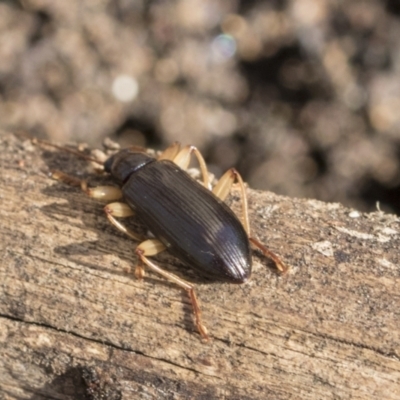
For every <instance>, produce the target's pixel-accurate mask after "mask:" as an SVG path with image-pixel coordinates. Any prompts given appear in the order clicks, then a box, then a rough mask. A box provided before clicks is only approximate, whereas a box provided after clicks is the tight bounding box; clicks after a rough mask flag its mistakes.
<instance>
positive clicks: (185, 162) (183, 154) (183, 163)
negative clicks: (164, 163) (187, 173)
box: [172, 145, 211, 190]
mask: <svg viewBox="0 0 400 400" xmlns="http://www.w3.org/2000/svg"><path fill="white" fill-rule="evenodd" d="M192 154H194V155H195V156H196V158H197V161H198V163H199V166H200V171H201V175H202V177H203V184H204V186H205V187H206V188H207V189H210V190H211V185H210V181H209V178H208V170H207V166H206V162H205V161H204V158H203V156H202V155H201V153H200V151H199V150H198V149H197V147H195V146H190V145H189V146H185V147H184V148H183V149H182V150H180V151H179V153H177V154H176V156H175V157H174V158H173V159H172V161H173V162H174V163H175V164H176V165H178V167H180V168H182V169H183V170H186V169H187V168H188V166H189V164H190V157H191V156H192Z"/></svg>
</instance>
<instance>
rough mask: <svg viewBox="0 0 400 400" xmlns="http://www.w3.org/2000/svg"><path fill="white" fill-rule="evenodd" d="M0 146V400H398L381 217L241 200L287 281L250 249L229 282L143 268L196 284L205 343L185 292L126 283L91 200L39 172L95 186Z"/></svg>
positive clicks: (394, 299) (389, 221)
mask: <svg viewBox="0 0 400 400" xmlns="http://www.w3.org/2000/svg"><path fill="white" fill-rule="evenodd" d="M0 149H1V153H0V154H1V155H0V159H1V184H0V201H1V208H0V212H1V220H0V221H1V222H0V223H1V225H0V226H1V229H0V256H1V260H2V262H1V265H0V275H1V279H0V283H1V286H0V343H1V344H0V346H1V347H0V394H1V395H0V398H4V399H17V398H18V399H50V398H51V399H80V398H82V399H83V398H87V397H85V396H88V397H89V398H106V399H119V398H123V399H141V398H143V399H144V398H145V399H149V398H151V399H167V398H168V399H170V398H171V399H172V398H173V399H268V398H271V399H291V398H301V399H338V398H343V399H350V398H351V399H378V398H380V399H398V398H400V361H399V357H400V352H399V343H400V331H399V320H400V296H399V291H398V287H399V284H400V273H399V248H400V234H399V232H400V226H399V219H398V218H397V217H396V216H393V215H389V214H385V213H382V212H380V211H377V212H375V213H370V214H363V213H359V212H357V211H355V210H350V209H346V208H345V207H343V206H341V205H340V204H327V203H322V202H319V201H316V200H306V199H290V198H286V197H281V196H277V195H275V194H273V193H269V192H259V191H254V190H250V189H249V190H248V197H249V207H250V220H251V225H252V229H253V232H254V234H255V235H256V236H257V237H259V239H260V240H261V241H262V242H263V243H266V244H267V245H268V247H269V248H270V249H271V250H272V251H274V252H275V253H277V254H279V255H280V256H281V257H282V259H283V260H284V261H285V262H286V263H287V264H289V265H290V271H289V272H288V274H286V275H285V276H279V275H278V274H277V273H276V272H275V270H274V265H273V263H271V262H270V261H269V260H268V259H266V258H264V257H262V256H261V255H260V254H259V253H258V252H257V251H255V252H254V256H253V276H252V279H251V280H250V281H249V282H248V283H246V284H244V285H231V284H221V283H215V282H211V281H205V280H204V279H203V278H201V277H199V276H198V275H197V274H196V273H195V272H193V271H191V270H190V269H189V267H188V266H185V265H184V264H182V263H181V262H180V261H179V260H177V259H175V258H173V257H171V256H169V255H168V254H166V253H165V254H162V255H160V256H158V257H156V258H155V260H156V262H157V263H158V264H159V265H162V266H163V267H164V268H165V269H166V270H169V271H172V272H176V273H177V274H179V275H180V276H182V277H184V278H186V279H187V280H190V281H192V282H194V283H196V288H197V295H198V297H199V299H200V302H201V306H202V311H203V319H204V323H205V325H206V326H207V327H208V329H209V332H210V334H211V336H212V340H211V341H210V342H208V343H205V342H204V341H203V340H202V339H201V338H200V336H199V335H198V333H197V332H196V330H195V327H194V321H193V315H192V311H191V307H190V302H189V299H188V297H187V295H186V293H185V292H183V291H182V290H180V289H179V288H177V287H176V286H175V285H174V284H172V283H169V282H166V281H165V280H163V279H162V278H160V277H159V276H156V275H154V274H153V273H151V272H148V273H147V275H146V277H145V279H144V280H142V281H140V280H137V279H135V277H134V276H133V274H132V269H133V268H134V266H135V264H136V259H135V257H134V254H133V249H134V243H133V242H132V240H130V239H129V238H126V237H124V236H123V235H122V234H120V233H119V232H117V231H116V230H115V228H114V227H112V226H111V225H109V223H108V222H107V220H106V218H105V216H104V213H103V211H102V208H103V206H102V204H101V203H99V202H96V201H93V200H92V199H90V198H89V197H87V196H86V195H84V194H83V193H82V192H81V191H80V190H79V189H77V188H74V187H71V186H68V185H66V184H64V183H62V182H58V181H54V180H52V179H51V178H49V177H48V175H47V174H48V171H49V170H50V169H59V170H63V171H65V172H68V173H70V174H74V175H75V176H85V177H89V176H90V177H91V181H90V182H91V184H97V183H99V182H109V178H107V177H103V176H99V175H97V176H94V175H93V174H92V172H91V171H90V168H89V167H88V166H87V163H85V162H84V161H81V160H78V159H77V158H76V157H75V156H73V155H71V154H66V153H63V152H61V151H58V150H52V149H43V148H40V147H38V146H34V145H32V144H31V143H30V142H29V141H26V140H21V139H20V138H18V137H16V136H14V135H12V134H8V133H5V132H2V133H0ZM229 201H230V205H231V206H232V208H233V209H234V210H235V211H236V212H239V210H240V205H239V197H238V196H236V194H234V195H233V196H231V198H230V200H229ZM101 396H103V397H101Z"/></svg>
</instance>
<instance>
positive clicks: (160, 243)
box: [42, 141, 287, 339]
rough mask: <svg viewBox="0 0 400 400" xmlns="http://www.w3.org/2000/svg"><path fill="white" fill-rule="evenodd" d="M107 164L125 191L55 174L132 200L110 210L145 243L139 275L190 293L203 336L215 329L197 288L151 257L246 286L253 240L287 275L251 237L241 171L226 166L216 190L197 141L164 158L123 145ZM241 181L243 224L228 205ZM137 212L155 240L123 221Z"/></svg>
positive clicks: (93, 192)
mask: <svg viewBox="0 0 400 400" xmlns="http://www.w3.org/2000/svg"><path fill="white" fill-rule="evenodd" d="M42 143H44V144H49V143H47V142H43V141H42ZM55 147H58V146H55ZM192 154H194V155H195V156H196V157H197V159H198V161H199V164H200V169H201V172H202V178H203V183H200V182H198V181H196V180H195V179H193V178H191V177H190V176H189V175H188V174H187V172H185V171H184V170H185V169H186V168H187V167H188V165H189V162H190V157H191V155H192ZM85 158H88V157H85ZM92 161H93V160H92ZM104 169H105V171H106V172H109V173H110V174H111V176H112V177H113V178H114V179H115V180H116V181H117V182H118V184H119V185H120V187H121V190H119V189H118V188H116V187H111V186H110V187H108V186H103V187H97V188H91V189H88V188H87V185H86V182H84V181H78V180H76V179H75V178H72V177H69V176H67V175H65V174H64V173H62V172H55V173H53V176H54V177H55V178H57V179H61V180H64V181H66V182H69V183H71V182H73V183H75V184H79V185H80V186H81V187H82V189H83V190H85V192H86V193H87V194H88V195H89V196H91V197H93V198H97V199H104V200H107V201H115V200H118V199H120V198H123V199H124V201H125V203H120V202H114V203H111V204H108V205H107V206H106V207H105V208H104V209H105V212H106V214H107V217H108V219H109V220H110V222H111V223H112V224H113V225H114V226H115V227H117V228H118V229H119V230H121V231H123V232H125V233H126V234H128V235H129V236H130V237H132V238H133V239H135V240H138V241H141V243H140V244H139V245H138V246H137V247H136V250H135V252H136V254H137V255H138V257H139V260H140V263H139V265H138V267H137V268H136V276H138V277H143V275H144V271H143V265H146V266H147V267H149V268H150V269H152V270H153V271H155V272H157V273H159V274H160V275H162V276H164V277H166V278H167V279H169V280H172V281H173V282H175V283H176V284H178V285H179V286H180V287H181V288H183V289H185V290H187V291H188V293H189V295H190V299H191V302H192V306H193V311H194V315H195V318H196V326H197V328H198V330H199V332H200V334H201V335H202V336H203V337H204V338H206V339H208V334H207V330H206V328H205V326H204V325H203V323H202V321H201V315H200V314H201V313H200V307H199V304H198V301H197V298H196V295H195V292H194V287H193V285H192V284H190V283H188V282H186V281H185V280H183V279H182V278H180V277H178V276H176V275H174V274H172V273H170V272H167V271H164V270H163V269H162V268H160V267H159V266H157V265H156V264H154V263H153V262H152V261H151V260H150V259H149V258H148V257H150V256H153V255H155V254H157V253H159V252H161V251H163V250H168V251H169V252H170V253H171V254H173V255H175V256H176V257H178V258H179V259H180V260H182V261H184V262H185V263H187V264H188V265H190V266H192V267H194V268H196V269H198V270H199V271H201V272H202V273H203V274H206V275H207V276H211V277H213V278H215V279H216V280H219V281H225V282H231V283H243V282H245V281H246V280H247V279H249V277H250V275H251V265H252V258H251V251H250V243H252V244H253V245H255V246H256V247H258V248H259V249H260V250H261V251H262V252H263V253H264V254H265V255H266V256H268V257H270V258H272V259H273V260H274V261H275V263H276V265H277V268H278V269H279V270H280V271H281V272H283V273H284V272H286V270H287V267H286V266H285V265H284V263H283V262H282V261H281V260H280V259H279V257H277V256H276V255H275V254H274V253H272V252H271V251H269V250H268V249H267V248H266V247H265V246H263V245H262V244H261V243H260V242H259V241H258V240H257V239H255V238H253V237H251V236H250V226H249V219H248V215H247V199H246V193H245V187H244V183H243V181H242V178H241V177H240V175H239V174H238V172H237V171H236V170H235V169H230V170H229V171H227V172H226V173H225V174H224V175H223V176H222V178H221V179H220V180H219V182H218V183H217V184H216V185H215V186H214V188H212V189H211V186H210V184H209V178H208V172H207V168H206V165H205V162H204V159H203V157H202V156H201V154H200V152H199V151H198V150H197V149H196V148H195V147H194V146H187V147H184V148H182V149H181V147H180V145H179V144H178V143H175V144H173V145H172V146H170V147H169V148H167V149H166V150H165V151H164V152H163V153H161V155H160V156H159V157H158V158H154V157H151V156H149V155H148V154H146V153H145V152H144V151H137V150H133V149H125V150H121V151H119V152H117V153H116V154H114V155H113V156H111V157H110V158H109V159H108V160H107V161H106V162H105V163H104ZM235 182H237V183H238V184H239V187H240V191H241V197H242V203H243V217H242V219H243V222H241V221H240V220H239V219H238V218H237V216H236V215H235V214H234V213H233V211H232V210H231V209H230V208H229V207H228V206H227V205H226V204H225V203H224V199H225V198H226V197H227V195H228V194H229V192H230V189H231V187H232V185H233V184H234V183H235ZM132 215H137V217H138V218H139V219H140V220H141V221H142V223H143V224H144V225H145V226H146V227H147V228H148V229H149V231H150V232H151V233H152V234H153V235H154V236H155V238H153V239H147V240H144V241H143V238H142V237H140V236H139V235H137V234H136V233H134V232H131V231H130V230H129V229H128V228H126V227H125V226H124V225H123V224H121V223H120V222H119V221H118V220H117V219H116V218H119V217H130V216H132Z"/></svg>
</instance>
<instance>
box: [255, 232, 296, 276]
mask: <svg viewBox="0 0 400 400" xmlns="http://www.w3.org/2000/svg"><path fill="white" fill-rule="evenodd" d="M249 240H250V242H251V243H252V244H253V245H254V246H256V247H258V249H260V250H261V252H262V253H263V254H264V255H265V256H266V257H268V258H270V259H271V260H272V261H273V262H274V263H275V265H276V268H278V270H279V272H280V273H281V274H286V272H288V270H289V267H288V266H287V265H286V264H285V263H284V262H283V261H282V260H281V259H280V258H279V257H278V256H277V255H276V254H275V253H273V252H272V251H271V250H269V249H267V248H266V247H265V246H264V245H263V244H262V243H261V242H260V241H259V240H258V239H257V238H255V237H249Z"/></svg>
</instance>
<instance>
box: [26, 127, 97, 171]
mask: <svg viewBox="0 0 400 400" xmlns="http://www.w3.org/2000/svg"><path fill="white" fill-rule="evenodd" d="M18 135H19V136H22V137H24V138H26V139H29V140H30V141H32V143H33V144H40V145H42V146H48V147H52V148H54V149H58V150H61V151H65V152H67V153H71V154H74V155H75V156H77V157H80V158H83V159H84V160H87V161H92V162H94V163H96V164H99V165H101V166H103V163H102V162H100V161H99V160H96V159H95V158H93V157H90V156H87V155H86V154H83V153H81V152H80V151H78V150H73V149H69V148H68V147H65V146H59V145H57V144H54V143H51V142H48V141H47V140H43V139H38V138H35V137H33V136H30V135H28V134H26V133H25V132H18Z"/></svg>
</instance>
